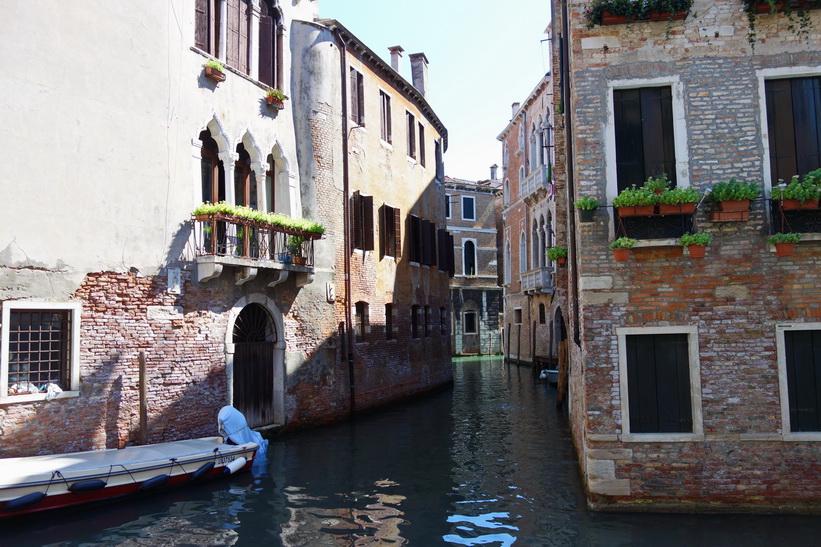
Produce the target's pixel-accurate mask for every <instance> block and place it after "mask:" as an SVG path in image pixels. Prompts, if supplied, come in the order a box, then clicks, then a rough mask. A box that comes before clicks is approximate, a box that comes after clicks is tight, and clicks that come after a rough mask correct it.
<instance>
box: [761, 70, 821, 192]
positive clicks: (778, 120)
mask: <svg viewBox="0 0 821 547" xmlns="http://www.w3.org/2000/svg"><path fill="white" fill-rule="evenodd" d="M764 91H765V96H766V101H767V130H768V131H767V132H768V134H769V148H770V182H771V184H772V185H773V186H775V185H776V184H777V183H778V180H779V179H780V180H784V181H785V182H789V181H790V179H791V178H792V177H793V176H794V175H805V174H807V173H809V172H810V171H813V170H815V169H818V167H819V166H821V76H815V77H811V78H792V79H778V80H766V81H765V83H764Z"/></svg>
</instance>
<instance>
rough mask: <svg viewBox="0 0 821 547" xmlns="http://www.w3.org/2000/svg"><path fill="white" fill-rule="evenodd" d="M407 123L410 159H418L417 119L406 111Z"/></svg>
mask: <svg viewBox="0 0 821 547" xmlns="http://www.w3.org/2000/svg"><path fill="white" fill-rule="evenodd" d="M405 121H406V122H407V125H406V131H407V134H406V136H407V139H406V140H407V149H408V152H407V153H408V156H409V157H411V158H413V159H416V117H415V116H414V115H413V114H411V113H410V112H407V111H405Z"/></svg>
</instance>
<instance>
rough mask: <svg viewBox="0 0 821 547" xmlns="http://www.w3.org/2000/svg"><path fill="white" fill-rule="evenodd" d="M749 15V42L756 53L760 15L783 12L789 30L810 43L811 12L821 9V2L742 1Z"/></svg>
mask: <svg viewBox="0 0 821 547" xmlns="http://www.w3.org/2000/svg"><path fill="white" fill-rule="evenodd" d="M741 3H742V5H743V9H744V12H745V13H746V14H747V26H748V28H749V30H748V31H747V42H748V43H749V44H750V48H751V49H752V50H753V51H755V42H756V21H757V17H758V16H760V15H774V14H776V13H778V12H783V13H784V14H785V15H786V16H787V21H788V22H789V24H788V25H787V28H788V29H789V30H790V32H792V33H793V34H795V35H797V36H798V37H799V38H804V39H806V40H807V41H809V37H810V31H811V29H812V18H811V17H810V14H809V13H808V12H809V10H812V9H817V8H821V0H741Z"/></svg>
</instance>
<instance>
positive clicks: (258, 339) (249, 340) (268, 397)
mask: <svg viewBox="0 0 821 547" xmlns="http://www.w3.org/2000/svg"><path fill="white" fill-rule="evenodd" d="M277 335H278V333H277V329H276V323H275V322H274V320H273V318H272V317H271V314H270V313H269V312H268V310H267V309H266V308H265V306H262V305H261V304H256V303H252V304H248V305H247V306H245V307H244V308H242V311H240V313H239V315H237V318H236V321H235V322H234V329H233V334H232V341H233V343H234V358H233V378H234V380H233V393H234V399H233V403H234V408H236V409H237V410H239V411H240V412H242V413H243V414H244V415H245V418H246V419H247V420H248V425H249V426H250V427H259V426H264V425H271V424H273V423H276V418H277V417H276V409H275V404H274V382H275V374H274V370H275V368H274V353H275V351H276V347H277Z"/></svg>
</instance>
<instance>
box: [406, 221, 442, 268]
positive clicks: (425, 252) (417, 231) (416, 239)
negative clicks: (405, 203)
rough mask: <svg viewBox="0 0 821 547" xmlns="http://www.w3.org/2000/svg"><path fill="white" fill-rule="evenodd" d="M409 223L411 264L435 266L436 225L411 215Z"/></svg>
mask: <svg viewBox="0 0 821 547" xmlns="http://www.w3.org/2000/svg"><path fill="white" fill-rule="evenodd" d="M408 222H409V229H408V245H409V249H410V260H411V262H416V263H417V264H423V265H425V266H435V265H436V240H437V234H436V224H434V223H433V222H431V221H429V220H427V219H424V218H419V217H418V216H416V215H409V217H408Z"/></svg>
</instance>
